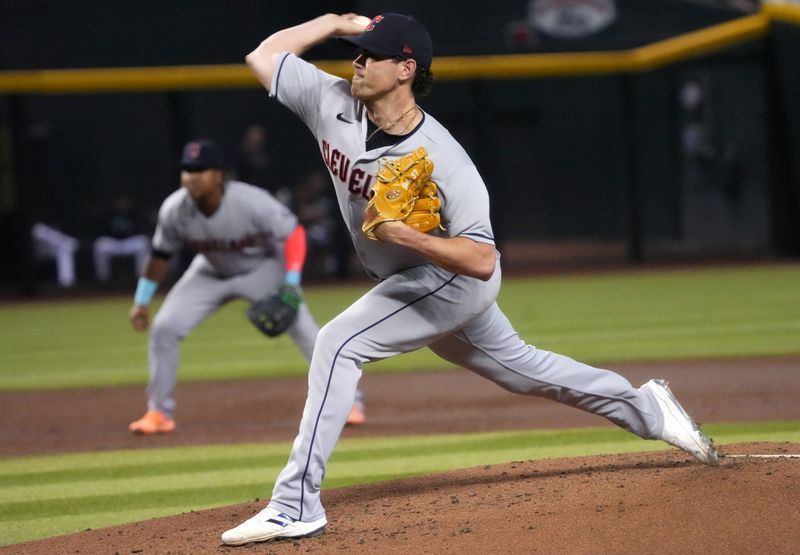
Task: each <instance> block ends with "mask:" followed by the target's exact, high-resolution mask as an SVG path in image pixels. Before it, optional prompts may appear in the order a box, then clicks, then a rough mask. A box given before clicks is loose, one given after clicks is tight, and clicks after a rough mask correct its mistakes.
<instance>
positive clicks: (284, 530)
mask: <svg viewBox="0 0 800 555" xmlns="http://www.w3.org/2000/svg"><path fill="white" fill-rule="evenodd" d="M326 524H328V521H327V519H326V518H325V517H324V516H323V517H322V518H319V519H317V520H312V521H310V522H303V521H301V520H295V519H293V518H292V517H290V516H289V515H287V514H286V513H282V512H280V511H277V510H275V509H272V508H270V507H267V508H266V509H264V510H263V511H261V512H260V513H258V514H257V515H256V516H254V517H253V518H250V519H248V520H245V521H244V522H243V523H241V524H240V525H239V526H237V527H236V528H231V529H230V530H228V531H227V532H224V533H223V534H222V543H224V544H226V545H244V544H246V543H251V542H263V541H267V540H273V539H277V538H309V537H311V536H319V535H320V534H322V533H323V532H324V531H325V525H326Z"/></svg>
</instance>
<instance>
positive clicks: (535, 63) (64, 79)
mask: <svg viewBox="0 0 800 555" xmlns="http://www.w3.org/2000/svg"><path fill="white" fill-rule="evenodd" d="M773 19H777V20H780V21H784V22H789V23H793V24H798V25H800V7H798V6H788V5H777V4H765V5H764V6H763V9H762V10H761V12H759V13H757V14H754V15H750V16H745V17H741V18H738V19H734V20H731V21H727V22H725V23H720V24H718V25H712V26H710V27H707V28H705V29H700V30H698V31H693V32H690V33H686V34H683V35H679V36H677V37H672V38H669V39H666V40H663V41H659V42H655V43H652V44H648V45H646V46H641V47H638V48H634V49H631V50H620V51H610V52H609V51H607V52H573V53H564V52H561V53H551V54H509V55H496V56H450V57H441V58H437V59H436V61H435V64H434V68H433V69H434V74H435V76H436V79H437V80H438V81H455V80H466V79H514V78H530V77H563V76H581V75H597V74H609V73H629V72H640V71H648V70H652V69H655V68H658V67H662V66H665V65H668V64H673V63H676V62H679V61H682V60H686V59H689V58H692V57H695V56H699V55H702V54H708V53H711V52H715V51H718V50H720V49H724V48H727V47H729V46H732V45H734V44H738V43H742V42H746V41H749V40H755V39H758V38H761V37H763V36H764V35H766V33H767V32H768V31H769V26H770V21H771V20H773ZM314 63H315V64H316V65H317V66H319V67H320V68H321V69H323V70H324V71H327V72H328V73H331V74H333V75H338V76H340V77H343V78H349V77H350V76H351V75H352V66H351V62H350V61H349V60H321V61H315V62H314ZM257 86H258V81H257V80H256V79H255V77H254V76H253V74H252V73H251V72H250V70H249V69H248V68H247V66H245V65H244V64H228V65H193V66H164V67H132V68H105V69H103V68H95V69H54V70H38V71H27V70H20V71H3V72H0V93H28V94H56V93H66V94H69V93H100V92H143V91H169V90H192V89H237V88H252V87H257Z"/></svg>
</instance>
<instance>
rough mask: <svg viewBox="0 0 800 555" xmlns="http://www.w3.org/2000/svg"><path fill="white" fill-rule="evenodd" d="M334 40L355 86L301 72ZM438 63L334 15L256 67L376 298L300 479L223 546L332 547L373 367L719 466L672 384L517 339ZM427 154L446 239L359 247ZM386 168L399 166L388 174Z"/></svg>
mask: <svg viewBox="0 0 800 555" xmlns="http://www.w3.org/2000/svg"><path fill="white" fill-rule="evenodd" d="M334 36H346V37H347V39H346V40H347V41H348V42H350V43H351V44H353V45H355V46H356V47H358V48H360V51H359V54H358V56H357V57H356V59H355V60H354V62H353V69H354V76H353V80H352V84H350V83H348V82H347V81H345V80H343V79H339V78H337V77H334V76H332V75H328V74H326V73H324V72H322V71H321V70H319V69H317V68H316V67H314V66H313V65H311V64H309V63H306V62H305V61H303V60H301V59H300V58H298V57H297V56H298V55H300V54H302V53H303V52H305V51H306V50H307V49H308V48H310V47H311V46H313V45H314V44H317V43H318V42H321V41H323V40H325V39H328V38H331V37H334ZM431 61H432V44H431V40H430V36H429V35H428V32H427V31H426V30H425V28H424V27H423V26H422V25H421V24H420V23H419V22H417V21H416V20H415V19H414V18H412V17H409V16H403V15H398V14H390V13H385V14H383V15H379V16H376V17H375V18H373V19H372V21H371V22H368V24H367V25H366V26H365V24H364V23H362V22H361V21H360V20H359V19H357V16H354V15H352V14H348V15H341V16H338V15H333V14H328V15H324V16H321V17H319V18H317V19H314V20H312V21H309V22H307V23H304V24H302V25H298V26H296V27H291V28H288V29H284V30H282V31H279V32H277V33H275V34H273V35H272V36H270V37H269V38H267V39H266V40H265V41H264V42H262V43H261V45H260V46H259V47H258V48H257V49H256V50H255V51H253V52H252V53H251V54H250V55H248V57H247V62H248V64H249V65H250V67H251V68H252V69H253V71H254V72H255V73H256V75H257V76H258V78H259V80H260V81H261V83H262V84H264V86H265V87H266V88H267V89H268V90H269V92H270V95H271V96H273V97H275V98H276V99H277V100H278V101H279V102H281V103H283V104H285V105H286V106H287V107H288V108H289V109H291V110H292V111H293V112H295V113H296V114H297V115H298V116H299V117H300V118H301V119H302V120H303V121H304V122H305V123H306V125H307V126H308V127H309V129H310V130H311V131H312V133H313V134H314V136H315V138H316V139H317V142H318V145H319V148H320V151H321V153H322V156H323V159H324V160H325V163H326V165H327V166H328V169H329V171H330V174H331V179H332V181H333V185H334V187H335V189H336V193H337V196H338V200H339V207H340V208H341V211H342V215H343V216H344V219H345V222H346V223H347V226H348V228H349V229H350V234H351V236H352V239H353V242H354V244H355V247H356V251H357V252H358V254H359V256H360V257H361V260H362V262H363V264H364V267H365V268H366V269H367V272H369V274H370V275H371V276H373V277H375V278H376V279H378V280H379V281H380V283H379V284H378V285H377V286H376V287H375V288H373V289H372V290H370V291H369V292H368V293H366V294H365V295H364V296H363V297H361V298H360V299H358V300H357V301H356V302H355V303H354V304H353V305H352V306H350V307H349V308H348V309H346V310H345V311H344V312H343V313H341V314H340V315H339V316H337V317H336V318H334V319H333V320H332V321H331V322H329V323H328V324H327V325H325V326H324V327H323V329H322V330H321V331H320V334H319V338H318V340H317V343H316V346H315V348H314V356H313V358H312V361H311V370H310V375H309V392H308V399H307V401H306V406H305V410H304V412H303V418H302V421H301V424H300V433H299V435H298V436H297V438H296V439H295V442H294V445H293V448H292V453H291V456H290V459H289V463H288V464H287V465H286V467H285V468H284V470H283V471H282V472H281V474H280V476H279V477H278V480H277V482H276V484H275V488H274V490H273V493H272V499H271V500H270V502H269V504H268V506H267V508H266V509H264V510H263V511H261V512H260V513H259V514H257V515H256V516H254V517H253V518H251V519H249V520H247V521H245V522H244V523H243V524H241V525H239V526H237V527H236V528H233V529H231V530H228V531H227V532H225V533H224V534H222V540H223V542H225V543H227V544H231V545H241V544H245V543H249V542H253V541H263V540H268V539H270V538H277V537H300V536H308V535H314V534H319V533H321V532H322V531H323V529H324V527H325V525H326V523H327V521H326V518H325V511H324V509H323V507H322V504H321V503H320V486H321V484H322V480H323V478H324V476H325V467H326V463H327V460H328V457H329V456H330V455H331V452H332V451H333V448H334V446H335V444H336V441H337V439H338V437H339V434H340V432H341V431H342V428H343V426H344V424H345V420H346V419H347V414H348V410H349V407H350V403H352V401H353V396H354V394H355V391H356V386H357V384H358V381H359V378H360V377H361V368H362V365H363V364H364V363H365V362H370V361H374V360H379V359H383V358H386V357H391V356H394V355H397V354H400V353H404V352H408V351H412V350H414V349H419V348H421V347H425V346H427V347H429V348H430V349H432V350H433V351H434V352H435V353H437V354H438V355H440V356H441V357H442V358H444V359H446V360H449V361H451V362H453V363H455V364H457V365H459V366H462V367H464V368H468V369H469V370H472V371H473V372H475V373H477V374H479V375H481V376H483V377H485V378H487V379H489V380H491V381H493V382H495V383H497V384H498V385H500V386H501V387H503V388H505V389H507V390H509V391H513V392H516V393H522V394H526V395H536V396H540V397H546V398H548V399H553V400H555V401H558V402H561V403H565V404H568V405H571V406H573V407H576V408H579V409H582V410H585V411H587V412H590V413H593V414H597V415H600V416H604V417H606V418H608V419H609V420H610V421H611V422H613V423H615V424H617V425H618V426H620V427H622V428H624V429H626V430H628V431H630V432H632V433H634V434H636V435H638V436H640V437H642V438H645V439H663V440H664V441H666V442H668V443H670V444H672V445H674V446H676V447H679V448H681V449H684V450H685V451H687V452H689V453H691V454H692V455H693V456H694V457H696V458H697V459H699V460H700V461H702V462H704V463H707V464H712V465H715V464H718V458H717V454H716V451H715V450H714V447H713V444H712V443H711V441H710V440H709V439H708V438H707V437H706V436H705V435H703V434H702V432H700V431H699V429H698V428H697V426H696V425H695V424H694V422H693V421H692V420H691V418H690V417H689V416H688V415H687V414H686V413H685V412H684V411H683V409H682V408H681V407H680V405H679V404H678V402H677V401H676V400H675V398H674V397H673V395H672V393H671V392H670V391H669V389H668V388H667V386H666V382H664V381H662V380H651V381H649V382H647V383H646V384H644V385H643V386H642V387H640V388H638V389H637V388H634V387H633V386H631V384H630V383H629V382H628V381H627V380H626V379H625V378H623V377H622V376H620V375H618V374H616V373H613V372H610V371H607V370H601V369H597V368H593V367H591V366H587V365H586V364H582V363H579V362H576V361H574V360H572V359H570V358H567V357H565V356H562V355H559V354H556V353H551V352H547V351H543V350H540V349H537V348H535V347H533V346H531V345H528V344H526V343H525V342H523V341H522V340H521V339H520V337H519V335H518V334H517V332H516V331H515V330H514V328H513V327H512V326H511V323H510V322H509V321H508V319H507V318H506V317H505V315H504V314H503V313H502V312H501V310H500V308H498V306H497V303H496V302H495V298H496V297H497V294H498V291H499V289H500V279H501V278H500V266H499V255H498V254H497V253H496V250H495V247H494V241H493V235H492V226H491V224H490V221H489V198H488V194H487V191H486V187H485V185H484V183H483V181H482V179H481V177H480V175H479V174H478V171H477V169H476V168H475V165H474V164H473V163H472V161H471V160H470V158H469V156H468V155H467V154H466V152H465V151H464V150H463V148H462V147H461V146H460V145H459V144H458V143H457V142H456V141H455V139H454V138H453V137H452V136H451V135H450V134H449V133H448V132H447V130H446V129H445V128H444V127H442V125H441V124H439V122H437V121H436V120H435V119H434V118H433V117H431V116H430V115H429V114H427V113H425V112H424V111H422V110H421V109H420V108H419V107H418V106H417V105H416V97H418V96H420V95H422V94H424V93H425V92H426V90H427V89H428V88H429V87H430V85H431V83H432V77H431V74H430V71H429V70H430V67H431ZM420 147H422V148H424V152H426V153H427V156H428V158H429V160H430V162H432V166H433V167H432V180H433V181H434V182H435V183H436V184H437V185H438V196H439V199H440V201H441V204H442V207H441V224H442V226H443V227H444V229H441V228H438V229H435V230H434V231H432V232H431V233H421V232H419V231H416V230H415V229H412V227H411V226H410V225H406V223H404V222H403V221H384V223H379V225H377V226H376V227H372V228H370V230H369V231H370V233H374V235H375V236H376V237H377V239H379V240H370V239H369V238H368V237H367V236H366V235H365V233H364V232H362V225H364V221H365V209H367V206H368V200H367V199H368V197H369V195H368V193H369V191H370V188H371V187H373V186H375V184H376V183H378V182H379V181H381V182H383V181H384V180H385V179H383V178H381V176H382V175H383V176H384V177H385V176H386V175H390V174H392V173H393V172H394V173H403V175H404V177H403V179H402V180H400V182H399V184H397V183H396V184H395V185H394V188H391V189H388V190H389V191H390V192H389V193H387V194H386V196H385V198H383V199H382V200H381V202H384V201H385V202H384V204H388V203H390V202H391V201H394V200H396V199H397V198H398V196H401V195H402V194H403V190H405V189H406V188H408V189H411V188H412V186H413V185H414V180H415V179H416V177H414V176H413V175H411V173H404V172H405V169H404V168H405V167H406V161H407V160H409V156H414V155H416V154H415V153H420V152H423V151H421V150H420ZM382 158H390V159H392V160H398V159H399V160H400V161H399V162H397V163H395V165H394V166H392V165H391V164H389V165H388V167H390V169H391V171H389V170H387V169H386V168H387V164H386V162H381V159H382ZM423 166H424V165H419V166H417V167H418V168H423ZM429 166H430V164H429V163H428V166H424V167H429ZM392 168H393V169H392ZM398 168H399V169H398ZM415 171H416V170H415ZM418 173H419V175H423V176H424V174H425V170H424V169H423V170H420V172H418ZM384 192H385V191H384V190H382V192H381V195H383V194H384ZM376 198H377V196H376ZM376 211H377V212H380V211H381V208H380V203H379V204H376V205H374V206H373V205H372V204H370V209H369V210H368V211H367V215H366V219H367V220H368V221H370V222H371V221H372V220H374V219H375V212H376ZM379 220H380V218H379ZM365 229H366V226H365Z"/></svg>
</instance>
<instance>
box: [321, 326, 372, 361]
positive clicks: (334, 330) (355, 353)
mask: <svg viewBox="0 0 800 555" xmlns="http://www.w3.org/2000/svg"><path fill="white" fill-rule="evenodd" d="M365 351H366V348H365V346H364V343H363V341H362V339H361V338H360V337H359V335H358V333H357V332H356V331H354V330H353V329H352V328H346V327H345V326H342V325H340V324H339V325H337V323H336V321H335V320H334V321H331V322H328V323H327V324H325V325H324V326H322V328H321V329H320V330H319V334H318V335H317V341H316V342H315V343H314V355H313V358H314V360H317V359H322V358H326V359H330V360H332V359H334V358H347V359H353V360H355V361H356V362H357V363H360V362H364V361H366V360H367V354H368V353H366V352H365Z"/></svg>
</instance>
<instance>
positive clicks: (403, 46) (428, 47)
mask: <svg viewBox="0 0 800 555" xmlns="http://www.w3.org/2000/svg"><path fill="white" fill-rule="evenodd" d="M339 40H341V41H342V42H344V43H346V44H349V45H351V46H355V47H357V48H362V49H364V50H369V51H370V52H375V53H376V54H383V55H385V56H392V57H394V58H400V59H402V60H406V59H409V58H411V59H413V60H415V61H416V62H417V64H418V65H419V66H420V67H422V68H425V69H430V67H431V62H433V42H432V41H431V36H430V35H429V34H428V30H427V29H425V26H424V25H422V23H420V22H419V21H417V20H416V19H414V17H413V16H410V15H402V14H399V13H385V14H381V15H376V16H375V17H373V18H372V21H370V22H369V25H367V27H366V29H364V33H362V34H361V35H354V36H347V37H340V39H339Z"/></svg>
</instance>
